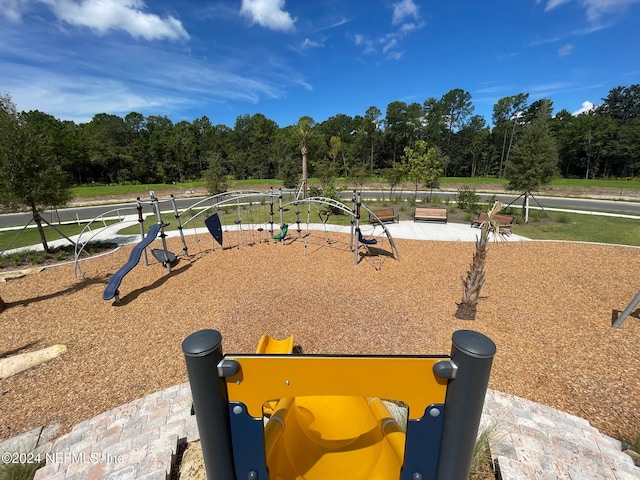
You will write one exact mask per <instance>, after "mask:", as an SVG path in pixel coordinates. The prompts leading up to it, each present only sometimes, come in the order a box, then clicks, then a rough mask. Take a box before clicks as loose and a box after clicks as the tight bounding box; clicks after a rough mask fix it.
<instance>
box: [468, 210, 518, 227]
mask: <svg viewBox="0 0 640 480" xmlns="http://www.w3.org/2000/svg"><path fill="white" fill-rule="evenodd" d="M493 219H494V220H495V221H496V223H497V224H498V225H513V219H514V218H513V216H512V215H500V214H496V215H494V216H493ZM485 220H487V213H486V212H481V213H480V214H479V215H478V220H477V221H478V222H484V221H485Z"/></svg>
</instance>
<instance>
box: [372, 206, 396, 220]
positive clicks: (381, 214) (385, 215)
mask: <svg viewBox="0 0 640 480" xmlns="http://www.w3.org/2000/svg"><path fill="white" fill-rule="evenodd" d="M371 213H373V214H374V215H375V216H376V217H378V218H379V219H380V221H381V222H382V223H386V222H396V221H399V218H398V215H396V212H395V211H394V210H393V208H383V209H381V210H371ZM377 222H378V220H376V218H375V217H374V216H373V215H369V223H377Z"/></svg>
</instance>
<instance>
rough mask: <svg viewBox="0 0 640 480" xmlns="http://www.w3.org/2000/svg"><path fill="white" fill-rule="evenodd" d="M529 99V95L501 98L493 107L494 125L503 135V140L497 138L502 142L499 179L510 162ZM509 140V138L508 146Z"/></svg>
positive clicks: (522, 94)
mask: <svg viewBox="0 0 640 480" xmlns="http://www.w3.org/2000/svg"><path fill="white" fill-rule="evenodd" d="M528 98H529V94H528V93H518V94H517V95H513V96H509V97H503V98H501V99H500V100H498V102H497V103H496V104H495V105H494V106H493V117H492V118H493V124H494V125H495V129H497V130H499V131H500V132H501V133H502V135H501V138H500V137H497V138H499V139H500V140H501V141H502V149H501V151H500V165H499V167H498V177H501V176H502V172H503V168H504V167H505V166H506V164H507V163H508V162H509V154H510V153H511V147H512V146H513V140H514V137H515V133H516V127H517V126H518V124H519V123H521V120H520V117H521V116H522V115H523V113H524V109H525V108H526V105H527V100H528ZM507 138H509V143H508V146H507Z"/></svg>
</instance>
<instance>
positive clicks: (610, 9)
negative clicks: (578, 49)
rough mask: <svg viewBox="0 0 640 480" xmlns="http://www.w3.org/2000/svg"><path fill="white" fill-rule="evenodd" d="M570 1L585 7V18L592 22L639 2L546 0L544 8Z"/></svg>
mask: <svg viewBox="0 0 640 480" xmlns="http://www.w3.org/2000/svg"><path fill="white" fill-rule="evenodd" d="M572 1H575V2H576V3H577V4H578V5H579V6H580V7H581V8H584V9H585V11H586V13H587V19H589V20H590V21H592V22H594V21H597V20H599V19H600V18H601V17H602V16H604V15H606V14H611V13H621V12H624V10H625V9H626V8H627V7H629V6H630V5H632V4H634V3H640V0H548V1H547V4H546V6H545V8H544V9H545V11H549V10H553V9H554V8H557V7H559V6H560V5H563V4H565V3H570V2H572ZM538 3H539V2H538Z"/></svg>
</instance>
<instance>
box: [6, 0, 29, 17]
mask: <svg viewBox="0 0 640 480" xmlns="http://www.w3.org/2000/svg"><path fill="white" fill-rule="evenodd" d="M25 7H26V5H25V2H23V1H20V0H0V15H3V16H5V17H6V18H8V19H9V20H10V21H12V22H19V21H20V19H21V18H22V14H23V10H24V8H25Z"/></svg>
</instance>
